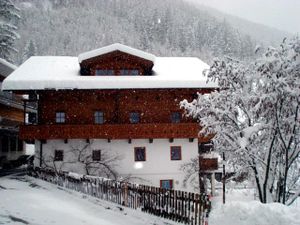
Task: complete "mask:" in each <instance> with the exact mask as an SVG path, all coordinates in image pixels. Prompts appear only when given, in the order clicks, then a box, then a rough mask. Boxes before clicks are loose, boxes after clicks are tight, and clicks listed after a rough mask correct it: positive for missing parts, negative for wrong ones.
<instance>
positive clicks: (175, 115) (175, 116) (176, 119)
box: [171, 112, 181, 123]
mask: <svg viewBox="0 0 300 225" xmlns="http://www.w3.org/2000/svg"><path fill="white" fill-rule="evenodd" d="M180 119H181V114H180V112H172V114H171V122H172V123H180Z"/></svg>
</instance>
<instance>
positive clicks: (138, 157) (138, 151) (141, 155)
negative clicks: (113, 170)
mask: <svg viewBox="0 0 300 225" xmlns="http://www.w3.org/2000/svg"><path fill="white" fill-rule="evenodd" d="M134 161H146V148H145V147H136V148H134Z"/></svg>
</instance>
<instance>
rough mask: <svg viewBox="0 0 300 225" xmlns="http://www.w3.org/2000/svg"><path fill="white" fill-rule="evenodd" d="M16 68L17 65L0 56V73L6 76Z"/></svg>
mask: <svg viewBox="0 0 300 225" xmlns="http://www.w3.org/2000/svg"><path fill="white" fill-rule="evenodd" d="M15 69H17V67H16V66H15V65H13V64H11V63H9V62H7V61H6V60H5V59H2V58H0V75H2V76H4V77H7V76H8V75H9V74H10V73H11V72H12V71H14V70H15Z"/></svg>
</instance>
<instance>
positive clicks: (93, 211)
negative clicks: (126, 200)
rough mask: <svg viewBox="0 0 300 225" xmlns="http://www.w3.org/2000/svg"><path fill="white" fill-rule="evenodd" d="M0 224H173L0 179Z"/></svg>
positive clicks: (25, 181) (37, 184)
mask: <svg viewBox="0 0 300 225" xmlns="http://www.w3.org/2000/svg"><path fill="white" fill-rule="evenodd" d="M0 224H5V225H6V224H11V225H24V224H32V225H54V224H60V225H61V224H63V225H81V224H88V225H121V224H124V225H125V224H126V225H127V224H128V225H129V224H130V225H141V224H153V225H154V224H155V225H166V224H168V225H172V224H175V223H174V222H171V221H168V220H164V219H161V218H158V217H155V216H151V215H149V214H146V213H143V212H140V211H137V210H132V209H128V208H123V207H119V206H118V205H114V204H110V203H108V202H105V201H101V200H98V199H96V198H93V197H89V196H86V195H83V194H80V193H77V192H73V191H69V190H64V189H61V188H59V187H57V186H55V185H52V184H49V183H47V182H44V181H41V180H37V179H34V178H31V177H28V176H19V177H18V176H9V177H1V178H0Z"/></svg>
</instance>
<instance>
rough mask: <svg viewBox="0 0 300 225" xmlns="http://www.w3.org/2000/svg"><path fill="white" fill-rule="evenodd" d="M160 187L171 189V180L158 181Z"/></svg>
mask: <svg viewBox="0 0 300 225" xmlns="http://www.w3.org/2000/svg"><path fill="white" fill-rule="evenodd" d="M160 187H161V188H164V189H172V188H173V180H160Z"/></svg>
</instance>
